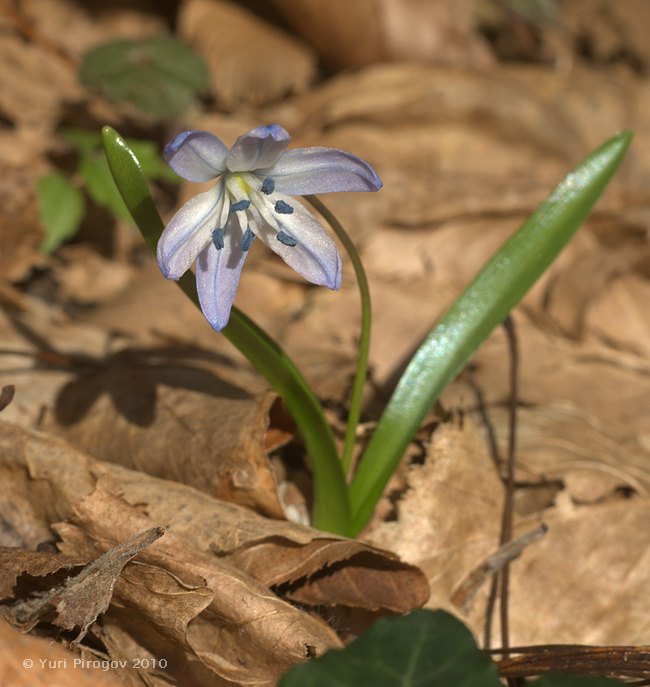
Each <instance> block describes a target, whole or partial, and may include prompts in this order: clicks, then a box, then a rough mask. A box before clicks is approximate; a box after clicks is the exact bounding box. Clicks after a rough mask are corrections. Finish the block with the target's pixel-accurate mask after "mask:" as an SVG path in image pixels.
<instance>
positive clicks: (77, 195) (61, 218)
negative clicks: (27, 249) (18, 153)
mask: <svg viewBox="0 0 650 687" xmlns="http://www.w3.org/2000/svg"><path fill="white" fill-rule="evenodd" d="M36 193H37V195H38V203H39V206H40V217H41V222H42V223H43V226H44V227H45V239H44V240H43V243H41V250H42V251H43V252H44V253H51V252H52V251H54V250H56V249H57V248H58V247H59V246H60V245H61V244H62V243H63V242H64V241H66V240H67V239H69V238H72V237H73V236H74V235H75V234H76V233H77V231H78V230H79V226H80V225H81V220H82V219H83V216H84V213H85V210H86V203H85V201H84V197H83V194H82V193H81V191H79V189H78V188H77V187H76V186H74V185H73V184H72V182H71V181H70V180H69V179H68V178H67V177H66V176H64V175H63V174H61V173H60V172H52V173H51V174H48V175H47V176H44V177H41V178H40V179H39V180H38V182H37V184H36Z"/></svg>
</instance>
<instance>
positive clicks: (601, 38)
mask: <svg viewBox="0 0 650 687" xmlns="http://www.w3.org/2000/svg"><path fill="white" fill-rule="evenodd" d="M558 9H559V12H560V21H561V23H562V25H563V27H564V29H565V30H566V31H568V32H570V33H571V34H572V35H573V36H574V37H575V38H576V39H579V40H581V41H583V42H585V43H588V45H589V50H590V53H591V54H592V57H593V59H595V60H598V61H601V62H604V63H609V62H611V61H612V60H615V59H617V58H618V59H619V60H621V61H623V58H625V57H626V58H627V60H628V61H629V64H630V66H632V67H634V66H636V65H637V64H638V62H641V63H642V64H645V65H648V64H650V50H649V49H648V41H647V40H646V37H647V34H646V33H645V27H646V26H648V22H649V21H650V11H649V9H650V8H648V4H647V3H646V2H644V1H643V0H619V2H616V3H609V2H607V0H577V1H576V2H567V3H558Z"/></svg>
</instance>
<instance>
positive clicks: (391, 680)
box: [280, 610, 501, 687]
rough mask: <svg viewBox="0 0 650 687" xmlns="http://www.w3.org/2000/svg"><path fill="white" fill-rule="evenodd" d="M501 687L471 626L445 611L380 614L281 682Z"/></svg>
mask: <svg viewBox="0 0 650 687" xmlns="http://www.w3.org/2000/svg"><path fill="white" fill-rule="evenodd" d="M365 685H372V686H373V687H432V686H433V685H435V687H478V686H480V687H501V683H500V681H499V676H498V673H497V669H496V667H495V666H494V664H493V663H492V662H491V661H490V659H489V658H488V656H487V655H486V654H484V653H483V652H482V651H480V650H479V649H478V647H477V646H476V643H475V642H474V638H473V637H472V635H471V633H470V631H469V630H468V629H467V628H466V627H465V626H464V625H463V624H462V623H461V622H460V621H459V620H457V619H456V618H454V617H453V616H451V615H449V614H448V613H445V612H444V611H426V610H423V611H422V610H421V611H415V612H413V613H410V614H409V615H406V616H400V617H396V618H389V619H384V620H380V621H379V622H377V623H375V624H374V625H373V626H372V627H371V628H370V630H368V631H367V632H366V633H364V634H363V635H362V636H361V637H359V639H357V640H355V641H354V642H352V644H350V645H349V646H348V647H346V648H345V649H343V650H341V651H330V652H328V653H326V654H325V655H323V656H321V657H319V658H317V659H314V660H312V661H310V662H309V663H304V664H302V665H299V666H297V667H296V668H294V669H293V670H291V671H290V672H289V673H287V675H285V676H284V677H283V678H282V680H281V681H280V687H334V686H336V687H360V686H365Z"/></svg>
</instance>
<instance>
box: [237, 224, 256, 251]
mask: <svg viewBox="0 0 650 687" xmlns="http://www.w3.org/2000/svg"><path fill="white" fill-rule="evenodd" d="M254 240H255V234H253V232H252V231H251V230H250V229H246V231H245V232H244V235H243V236H242V237H241V243H240V244H239V247H240V248H241V249H242V250H243V251H247V250H248V249H249V248H250V247H251V245H252V243H253V241H254Z"/></svg>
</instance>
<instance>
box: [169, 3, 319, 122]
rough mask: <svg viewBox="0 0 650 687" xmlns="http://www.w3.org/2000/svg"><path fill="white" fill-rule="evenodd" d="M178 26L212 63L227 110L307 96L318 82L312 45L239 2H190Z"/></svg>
mask: <svg viewBox="0 0 650 687" xmlns="http://www.w3.org/2000/svg"><path fill="white" fill-rule="evenodd" d="M178 22H179V30H180V33H181V35H182V36H183V38H184V39H185V40H187V41H188V42H189V43H190V44H191V45H193V46H194V47H195V48H196V50H197V51H198V52H199V53H200V54H201V55H202V56H203V58H204V59H205V61H206V62H207V64H208V66H209V68H210V77H211V82H212V89H213V91H214V93H215V95H216V96H217V99H218V100H219V104H220V105H221V106H223V107H226V108H232V107H234V106H237V105H263V104H266V103H270V102H274V101H277V100H280V99H281V98H283V97H284V96H286V95H288V94H290V93H297V92H300V91H303V90H304V89H305V88H306V87H307V85H308V84H309V82H310V81H311V80H312V79H313V77H314V73H315V59H314V56H313V54H312V52H311V51H310V50H309V48H308V47H307V46H305V45H303V44H302V43H300V42H298V41H297V40H296V39H294V38H292V37H291V36H290V35H288V34H285V33H283V32H282V31H280V30H279V29H276V28H274V27H273V26H272V25H270V24H267V23H265V22H263V21H261V20H260V19H258V18H257V17H256V16H255V15H254V14H252V13H250V12H248V11H247V10H246V9H244V8H243V7H239V6H238V5H236V4H234V3H231V2H222V1H221V0H185V2H183V4H182V5H181V8H180V13H179V18H178ZM242 133H244V132H242Z"/></svg>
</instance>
